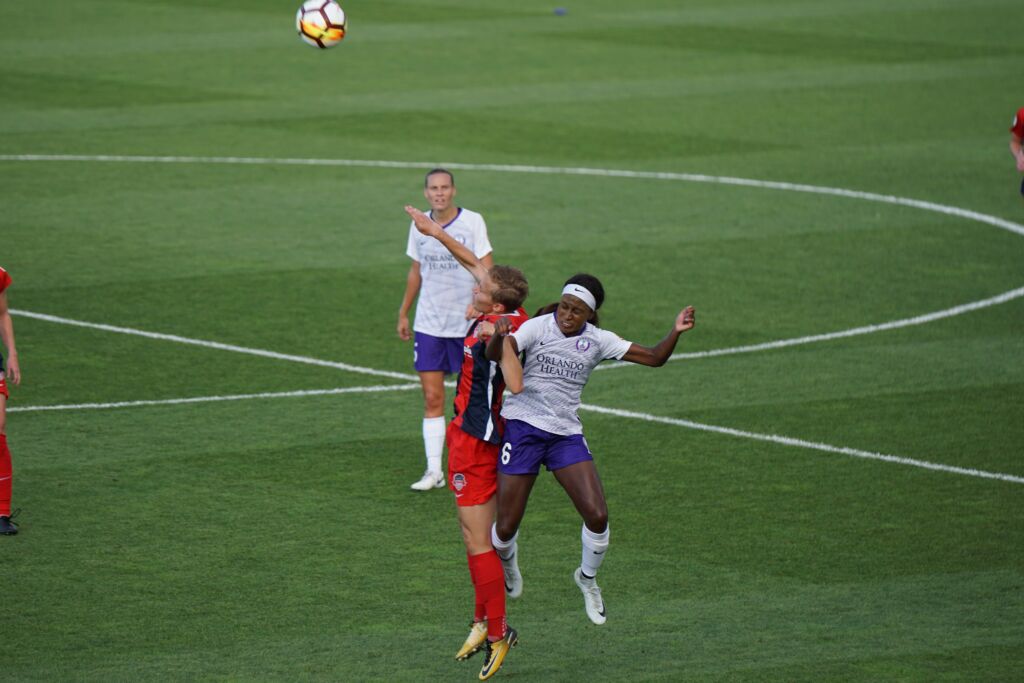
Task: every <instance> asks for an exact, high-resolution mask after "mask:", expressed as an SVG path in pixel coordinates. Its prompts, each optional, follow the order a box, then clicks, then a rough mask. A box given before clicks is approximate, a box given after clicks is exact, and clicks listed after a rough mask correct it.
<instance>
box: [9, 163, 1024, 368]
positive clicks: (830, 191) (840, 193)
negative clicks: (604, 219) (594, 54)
mask: <svg viewBox="0 0 1024 683" xmlns="http://www.w3.org/2000/svg"><path fill="white" fill-rule="evenodd" d="M0 161H64V162H69V161H70V162H75V161H82V162H90V161H92V162H108V163H118V162H119V163H163V164H248V165H291V166H347V167H359V168H408V169H423V168H428V167H430V168H434V167H436V166H438V165H441V166H445V167H447V168H450V169H452V170H453V171H454V170H468V171H494V172H500V173H539V174H548V175H578V176H597V177H610V178H635V179H643V180H675V181H682V182H694V183H714V184H719V185H735V186H741V187H754V188H761V189H768V190H782V191H788V192H806V193H811V194H823V195H832V196H836V197H846V198H849V199H862V200H865V201H872V202H879V203H883V204H895V205H898V206H908V207H911V208H915V209H922V210H924V211H933V212H935V213H940V214H944V215H947V216H956V217H959V218H965V219H967V220H972V221H977V222H980V223H985V224H987V225H991V226H994V227H997V228H1000V229H1003V230H1008V231H1009V232H1012V233H1015V234H1017V235H1021V236H1024V225H1021V224H1019V223H1014V222H1012V221H1008V220H1005V219H1002V218H997V217H996V216H990V215H988V214H984V213H979V212H977V211H971V210H969V209H961V208H959V207H956V206H948V205H945V204H937V203H935V202H927V201H922V200H919V199H909V198H907V197H899V196H895V195H884V194H877V193H874V192H860V191H857V190H847V189H844V188H839V187H826V186H818V185H804V184H800V183H785V182H776V181H769V180H754V179H751V178H733V177H730V176H713V175H705V174H697V173H661V172H656V171H627V170H622V169H607V168H572V167H557V166H521V165H510V164H460V163H440V162H437V163H434V162H429V163H425V162H415V161H386V160H368V159H302V158H299V159H274V158H267V157H184V156H122V155H86V154H4V155H0ZM1020 296H1024V287H1021V288H1019V289H1014V290H1010V291H1007V292H1003V293H1002V294H998V295H996V296H993V297H991V298H989V299H984V300H982V301H975V302H971V303H967V304H963V305H960V306H954V307H953V308H949V309H946V310H944V311H936V312H933V313H926V314H923V315H919V316H914V317H912V318H904V319H903V320H894V321H891V322H886V323H880V324H878V325H866V326H863V327H856V328H852V329H849V330H842V331H839V332H830V333H824V334H816V335H810V336H805V337H797V338H793V339H781V340H777V341H771V342H764V343H761V344H753V345H749V346H737V347H733V348H727V349H712V350H709V351H700V352H695V353H678V354H674V355H672V356H671V358H670V359H669V360H683V359H694V358H706V357H710V356H724V355H731V354H736V353H751V352H755V351H766V350H770V349H778V348H784V347H787V346H796V345H799V344H811V343H815V342H819V341H828V340H831V339H840V338H843V337H853V336H857V335H862V334H872V333H874V332H881V331H884V330H892V329H897V328H901V327H910V326H912V325H923V324H925V323H929V322H932V321H935V320H940V319H942V318H949V317H952V316H955V315H961V314H962V313H967V312H970V311H974V310H978V309H980V308H985V307H987V306H994V305H996V304H1001V303H1005V302H1007V301H1010V300H1012V299H1016V298H1018V297H1020ZM625 365H628V364H624V363H609V364H606V365H601V366H598V369H600V370H606V369H611V368H618V367H624V366H625ZM405 379H407V378H405Z"/></svg>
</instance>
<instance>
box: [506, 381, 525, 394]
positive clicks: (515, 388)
mask: <svg viewBox="0 0 1024 683" xmlns="http://www.w3.org/2000/svg"><path fill="white" fill-rule="evenodd" d="M505 388H506V389H508V390H509V391H510V392H512V393H513V394H518V393H521V392H522V391H523V382H522V380H520V381H518V382H507V383H506V384H505Z"/></svg>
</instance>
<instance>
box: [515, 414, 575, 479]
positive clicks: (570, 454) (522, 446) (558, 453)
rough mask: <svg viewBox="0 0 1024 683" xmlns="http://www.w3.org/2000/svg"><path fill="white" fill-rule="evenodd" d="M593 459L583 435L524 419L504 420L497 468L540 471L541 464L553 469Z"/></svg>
mask: <svg viewBox="0 0 1024 683" xmlns="http://www.w3.org/2000/svg"><path fill="white" fill-rule="evenodd" d="M593 459H594V457H593V456H592V455H591V454H590V448H588V447H587V440H586V439H584V438H583V435H582V434H569V435H568V436H566V435H563V434H552V433H551V432H545V431H544V430H543V429H537V428H536V427H534V426H532V425H529V424H527V423H525V422H522V421H521V420H509V421H507V422H506V423H505V440H504V442H503V443H502V444H501V456H500V457H499V458H498V471H499V472H501V473H502V474H538V473H540V466H541V465H542V464H543V465H544V466H545V467H547V468H548V471H553V470H560V469H562V468H563V467H568V466H569V465H575V464H576V463H578V462H586V461H587V460H593Z"/></svg>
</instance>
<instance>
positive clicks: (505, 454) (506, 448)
mask: <svg viewBox="0 0 1024 683" xmlns="http://www.w3.org/2000/svg"><path fill="white" fill-rule="evenodd" d="M511 459H512V444H510V443H509V442H508V441H506V442H505V444H504V445H503V446H502V447H501V464H502V465H507V464H508V461H509V460H511Z"/></svg>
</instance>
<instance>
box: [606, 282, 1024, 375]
mask: <svg viewBox="0 0 1024 683" xmlns="http://www.w3.org/2000/svg"><path fill="white" fill-rule="evenodd" d="M1022 296H1024V287H1020V288H1018V289H1013V290H1010V291H1009V292H1003V293H1002V294H999V295H997V296H994V297H991V298H989V299H983V300H981V301H972V302H971V303H968V304H961V305H959V306H954V307H952V308H947V309H945V310H942V311H935V312H933V313H925V314H923V315H917V316H914V317H912V318H904V319H902V320H892V321H890V322H887V323H879V324H878V325H865V326H863V327H854V328H851V329H849V330H841V331H839V332H829V333H827V334H812V335H809V336H806V337H794V338H793V339H779V340H776V341H770V342H763V343H761V344H750V345H748V346H733V347H731V348H726V349H710V350H708V351H693V352H690V353H674V354H672V355H671V356H669V360H693V359H697V358H711V357H712V356H728V355H732V354H736V353H753V352H755V351H770V350H772V349H782V348H785V347H787V346H798V345H800V344H811V343H814V342H820V341H830V340H832V339H842V338H844V337H856V336H858V335H862V334H873V333H875V332H884V331H886V330H895V329H898V328H901V327H911V326H913V325H924V324H925V323H930V322H934V321H936V320H941V319H943V318H952V317H954V316H957V315H962V314H964V313H970V312H971V311H977V310H979V309H982V308H987V307H989V306H995V305H998V304H1004V303H1006V302H1007V301H1012V300H1013V299H1017V298H1020V297H1022ZM631 365H633V364H632V363H624V362H621V361H616V362H613V363H603V364H602V365H598V366H597V367H596V368H595V369H596V370H609V369H612V368H621V367H627V366H631Z"/></svg>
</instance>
